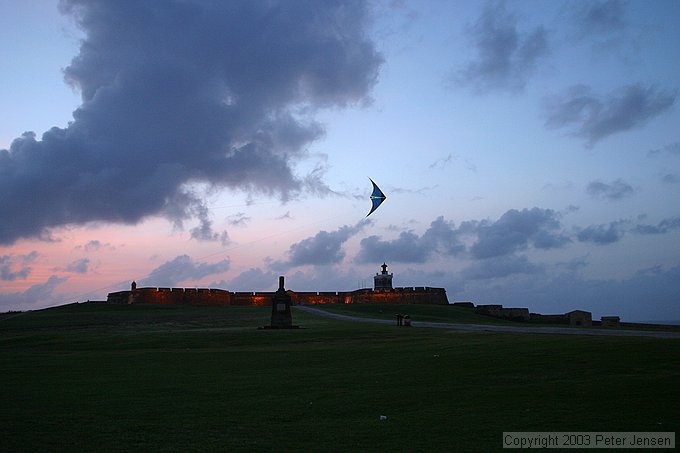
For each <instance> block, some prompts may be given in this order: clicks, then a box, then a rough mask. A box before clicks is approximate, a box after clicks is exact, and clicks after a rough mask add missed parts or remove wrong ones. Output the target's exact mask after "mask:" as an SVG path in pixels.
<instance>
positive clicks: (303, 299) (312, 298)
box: [107, 287, 449, 306]
mask: <svg viewBox="0 0 680 453" xmlns="http://www.w3.org/2000/svg"><path fill="white" fill-rule="evenodd" d="M287 292H288V294H289V295H290V296H291V300H292V303H293V304H309V305H324V304H437V305H448V303H449V300H448V298H447V297H446V290H445V289H444V288H430V287H406V288H392V289H384V290H373V289H358V290H356V291H343V292H302V291H300V292H298V291H291V290H288V291H287ZM273 296H274V292H232V291H227V290H224V289H214V288H164V287H160V288H154V287H145V288H134V289H131V290H129V291H116V292H112V293H109V295H108V297H107V303H110V304H158V305H231V306H269V305H271V301H272V297H273Z"/></svg>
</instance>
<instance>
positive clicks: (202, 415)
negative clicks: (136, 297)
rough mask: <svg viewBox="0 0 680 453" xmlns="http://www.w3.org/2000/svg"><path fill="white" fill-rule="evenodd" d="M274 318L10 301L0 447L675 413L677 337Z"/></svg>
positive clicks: (330, 436)
mask: <svg viewBox="0 0 680 453" xmlns="http://www.w3.org/2000/svg"><path fill="white" fill-rule="evenodd" d="M355 308H356V307H355ZM395 313H396V311H395ZM388 314H390V313H388ZM268 318H269V309H268V308H256V307H244V308H241V307H189V306H182V307H180V306H107V305H88V304H81V305H69V306H64V307H59V308H55V309H49V310H43V311H36V312H29V313H24V314H20V315H18V316H17V315H16V314H12V315H11V316H7V315H6V316H4V317H3V318H0V386H1V387H0V388H1V389H2V400H1V401H2V406H1V409H0V450H2V451H27V452H33V451H178V452H179V451H181V452H184V451H201V452H203V451H489V450H498V449H500V446H501V433H502V432H503V431H678V429H677V428H678V426H680V415H679V411H678V410H677V408H678V407H680V390H679V389H678V384H677V383H678V382H680V361H679V360H678V357H680V341H678V340H663V339H648V338H611V337H579V336H557V335H544V336H541V335H526V334H517V335H511V334H490V333H481V334H476V333H475V334H473V333H456V332H451V331H448V330H440V329H425V328H413V329H404V328H401V329H400V328H397V327H396V326H391V325H389V326H388V325H370V324H363V323H351V322H343V321H336V320H331V319H326V318H319V317H315V316H312V315H308V314H305V313H300V312H299V311H294V322H295V324H300V325H301V326H302V327H304V328H303V329H299V330H289V331H272V330H258V329H256V327H257V326H262V325H265V324H268ZM453 322H455V321H453ZM381 415H386V416H387V417H388V418H387V420H385V421H381V420H380V416H381Z"/></svg>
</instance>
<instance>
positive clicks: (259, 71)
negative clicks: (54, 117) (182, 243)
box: [0, 0, 382, 244]
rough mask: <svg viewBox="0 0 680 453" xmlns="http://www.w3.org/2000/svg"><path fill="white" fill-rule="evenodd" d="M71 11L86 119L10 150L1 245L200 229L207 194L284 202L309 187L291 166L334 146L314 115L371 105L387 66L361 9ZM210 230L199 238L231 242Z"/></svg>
mask: <svg viewBox="0 0 680 453" xmlns="http://www.w3.org/2000/svg"><path fill="white" fill-rule="evenodd" d="M61 8H62V10H63V11H64V12H65V13H66V14H70V15H72V16H73V17H74V18H75V19H76V21H77V23H78V25H79V26H80V27H81V28H82V29H83V31H84V33H85V39H84V40H83V42H82V45H81V47H80V53H79V54H78V55H77V56H76V57H75V58H74V59H73V60H72V61H71V64H70V65H69V66H68V67H67V68H66V69H65V77H66V79H67V81H68V82H69V83H70V84H71V85H72V86H74V87H75V88H77V89H78V90H80V92H81V94H82V105H81V106H80V107H79V108H78V109H77V110H76V111H75V112H73V121H72V122H71V123H70V124H69V125H68V127H66V128H63V129H62V128H57V127H54V128H52V129H50V130H48V131H47V132H45V133H44V134H43V135H42V137H41V138H40V139H38V137H37V135H36V134H35V133H32V132H27V133H25V134H23V135H22V136H21V137H19V138H17V139H15V140H14V141H13V142H12V144H11V146H10V149H9V150H0V218H2V219H3V222H2V223H1V224H0V244H11V243H13V242H14V241H16V240H17V239H19V238H26V237H41V236H45V235H46V234H48V233H47V232H48V230H49V229H50V228H52V227H59V226H63V225H68V224H82V223H85V222H89V221H105V222H123V223H136V222H138V221H140V220H141V219H143V218H144V217H146V216H150V215H164V216H166V217H168V218H171V219H173V220H177V221H181V220H182V219H187V218H190V217H196V216H197V213H196V209H198V216H199V217H200V214H201V212H200V207H201V206H202V202H201V200H200V199H199V198H198V197H197V196H196V195H195V194H193V193H191V191H190V189H188V188H187V187H188V185H189V184H191V183H196V182H201V183H205V184H207V185H209V186H211V187H218V188H228V189H234V190H244V191H249V192H260V193H265V194H269V195H278V196H279V197H281V198H283V199H285V198H286V197H289V196H290V195H291V194H292V193H295V192H296V191H299V190H301V189H303V188H304V187H306V186H309V185H310V182H309V181H306V182H305V178H304V177H298V176H296V175H295V172H294V165H295V162H296V160H299V159H301V158H302V157H303V156H304V148H305V146H306V145H307V144H309V143H310V142H312V141H314V140H316V139H318V138H319V137H321V136H322V135H323V133H324V131H323V127H322V126H321V125H320V124H319V123H318V122H316V121H315V120H314V119H313V118H312V117H311V114H312V113H313V112H314V110H315V109H318V108H323V107H333V106H336V107H337V106H339V107H345V106H347V105H348V104H351V103H360V102H363V101H365V100H366V99H367V96H368V94H369V92H370V90H371V88H372V87H373V85H374V84H375V83H376V80H377V76H378V71H379V69H380V66H381V64H382V57H381V56H380V54H379V53H378V52H377V51H376V49H375V47H374V44H373V43H372V42H371V41H370V40H369V39H368V38H367V36H366V31H365V30H366V28H367V25H368V20H369V11H368V9H367V7H366V5H365V4H364V3H363V2H360V1H344V2H335V1H330V0H329V1H317V0H313V1H312V0H310V1H304V0H301V1H295V2H283V1H281V2H277V1H268V2H259V1H256V2H253V1H250V0H243V1H228V2H220V1H215V2H211V1H208V2H203V1H189V0H183V1H180V0H174V1H167V2H156V1H136V2H126V1H120V2H119V1H116V2H109V1H96V0H95V1H82V0H64V1H62V3H61ZM46 102H48V100H46ZM305 112H307V113H305ZM312 179H314V181H316V179H315V178H312ZM317 182H318V181H317ZM28 207H30V209H28ZM199 220H200V221H201V227H200V228H199V230H196V231H195V232H192V234H193V235H194V237H196V238H197V239H209V240H222V239H223V238H222V236H221V235H220V234H219V233H214V232H212V231H211V230H210V224H209V223H208V218H207V217H205V216H204V217H203V218H199ZM215 234H217V236H215ZM225 240H226V239H225Z"/></svg>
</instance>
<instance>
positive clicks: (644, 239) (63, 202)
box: [0, 0, 680, 322]
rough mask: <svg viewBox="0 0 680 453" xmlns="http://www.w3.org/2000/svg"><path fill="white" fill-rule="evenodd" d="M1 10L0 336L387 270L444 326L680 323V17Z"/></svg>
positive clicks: (431, 9)
mask: <svg viewBox="0 0 680 453" xmlns="http://www.w3.org/2000/svg"><path fill="white" fill-rule="evenodd" d="M0 11H2V14H0V59H1V61H2V62H3V71H2V72H0V100H1V102H0V311H8V310H33V309H40V308H44V307H49V306H55V305H60V304H64V303H70V302H74V301H85V300H103V299H105V298H106V294H107V293H108V292H111V291H118V290H123V289H127V288H129V285H130V282H131V281H133V280H135V281H136V282H137V283H138V285H139V286H164V287H165V286H173V287H212V288H222V289H227V290H232V291H274V290H276V288H277V287H278V276H279V275H284V276H285V277H286V287H287V288H289V289H293V290H297V291H351V290H354V289H357V288H359V287H370V286H372V283H373V280H372V278H373V276H374V275H375V273H376V272H379V271H380V265H381V264H382V263H383V262H386V263H387V264H388V266H389V271H390V272H392V273H394V286H396V287H408V286H432V287H444V288H446V291H447V295H448V298H449V301H450V302H455V301H473V302H475V303H477V304H503V305H504V306H507V307H527V308H529V310H530V311H531V312H538V313H564V312H567V311H571V310H575V309H581V310H587V311H591V312H592V313H593V316H594V318H595V319H598V317H599V316H607V315H618V316H621V318H622V320H624V321H666V322H670V321H678V320H680V203H679V202H680V127H679V126H680V109H679V107H678V104H679V103H680V101H679V100H678V96H679V91H678V90H679V89H680V46H678V45H677V43H678V42H680V28H678V27H677V23H678V21H679V20H680V3H679V2H677V1H673V0H668V1H664V0H651V1H648V0H644V1H635V0H631V1H614V0H609V1H551V2H545V1H530V0H523V1H505V2H503V1H492V2H486V3H485V2H481V1H464V0H458V1H437V0H419V1H407V0H403V1H398V0H395V1H388V0H383V1H371V2H361V1H353V0H348V1H318V0H313V1H312V0H310V1H303V0H300V1H281V2H278V1H271V2H253V1H250V0H248V1H236V0H235V1H230V2H222V1H193V0H169V1H166V2H157V1H151V0H150V1H137V0H136V1H116V2H109V1H103V0H102V1H98V0H91V1H89V0H64V1H60V2H57V1H51V0H31V1H22V2H16V1H11V0H0ZM369 178H371V179H373V180H374V181H375V182H376V183H377V184H378V185H379V186H380V188H381V189H382V190H383V192H384V193H385V194H386V196H387V199H386V201H385V202H384V203H383V204H382V205H381V206H380V207H379V208H378V210H376V211H375V212H374V213H373V214H371V216H370V217H366V214H367V213H368V211H369V210H370V207H371V202H370V200H369V198H368V197H369V195H370V193H371V183H370V180H369Z"/></svg>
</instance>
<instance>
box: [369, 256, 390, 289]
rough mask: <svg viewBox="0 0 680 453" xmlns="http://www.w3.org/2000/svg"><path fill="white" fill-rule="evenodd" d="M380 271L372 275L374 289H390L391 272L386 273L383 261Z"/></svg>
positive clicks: (385, 265)
mask: <svg viewBox="0 0 680 453" xmlns="http://www.w3.org/2000/svg"><path fill="white" fill-rule="evenodd" d="M380 267H381V268H382V272H381V273H379V274H375V277H373V289H374V290H376V291H380V290H384V289H392V274H388V273H387V264H385V263H383V264H382V266H380Z"/></svg>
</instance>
